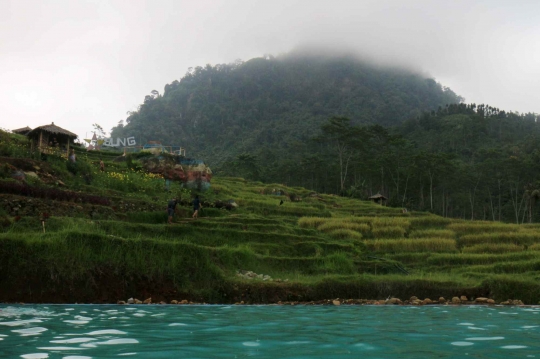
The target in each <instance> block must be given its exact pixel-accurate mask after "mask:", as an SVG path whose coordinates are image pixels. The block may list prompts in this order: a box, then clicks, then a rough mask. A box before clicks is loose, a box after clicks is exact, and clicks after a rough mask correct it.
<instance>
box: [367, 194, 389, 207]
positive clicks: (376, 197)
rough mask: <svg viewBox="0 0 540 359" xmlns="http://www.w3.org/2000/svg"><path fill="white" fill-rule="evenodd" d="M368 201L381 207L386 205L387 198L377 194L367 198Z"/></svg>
mask: <svg viewBox="0 0 540 359" xmlns="http://www.w3.org/2000/svg"><path fill="white" fill-rule="evenodd" d="M369 200H370V201H373V202H375V203H377V204H380V205H381V206H384V205H385V204H386V201H388V198H386V197H385V196H383V195H382V194H380V193H377V194H376V195H373V196H371V197H369Z"/></svg>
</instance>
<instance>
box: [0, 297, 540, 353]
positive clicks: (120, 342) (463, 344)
mask: <svg viewBox="0 0 540 359" xmlns="http://www.w3.org/2000/svg"><path fill="white" fill-rule="evenodd" d="M124 357H125V358H247V357H254V358H415V359H416V358H509V357H516V358H534V357H538V358H540V308H536V307H520V308H517V307H486V306H470V307H465V306H463V307H451V306H424V307H404V306H339V307H334V306H331V307H329V306H294V307H291V306H202V305H201V306H180V305H176V306H153V305H139V306H116V305H48V306H47V305H25V306H0V358H27V359H28V358H63V359H88V358H124Z"/></svg>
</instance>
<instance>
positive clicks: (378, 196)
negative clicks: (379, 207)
mask: <svg viewBox="0 0 540 359" xmlns="http://www.w3.org/2000/svg"><path fill="white" fill-rule="evenodd" d="M381 198H382V199H384V200H386V199H388V198H386V197H385V196H383V195H382V194H380V193H377V194H376V195H373V196H371V197H369V199H381Z"/></svg>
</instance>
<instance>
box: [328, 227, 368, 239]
mask: <svg viewBox="0 0 540 359" xmlns="http://www.w3.org/2000/svg"><path fill="white" fill-rule="evenodd" d="M328 234H329V235H330V236H332V237H333V238H338V239H357V240H360V239H362V233H358V232H357V231H354V230H352V229H344V228H342V229H334V230H332V231H330V232H328Z"/></svg>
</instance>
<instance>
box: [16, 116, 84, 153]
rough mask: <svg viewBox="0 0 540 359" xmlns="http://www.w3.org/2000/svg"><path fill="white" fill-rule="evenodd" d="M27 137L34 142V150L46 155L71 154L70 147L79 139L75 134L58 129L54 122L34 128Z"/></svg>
mask: <svg viewBox="0 0 540 359" xmlns="http://www.w3.org/2000/svg"><path fill="white" fill-rule="evenodd" d="M26 136H28V138H29V139H30V140H31V141H32V149H34V148H37V149H39V151H41V152H44V153H54V152H65V153H66V154H67V153H68V152H69V146H70V144H72V143H73V141H74V140H75V139H76V138H77V135H76V134H74V133H73V132H70V131H68V130H65V129H63V128H62V127H58V126H56V125H55V124H54V122H52V123H51V124H50V125H44V126H39V127H36V128H34V129H33V130H32V131H30V132H29V133H28V134H27V135H26Z"/></svg>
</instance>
